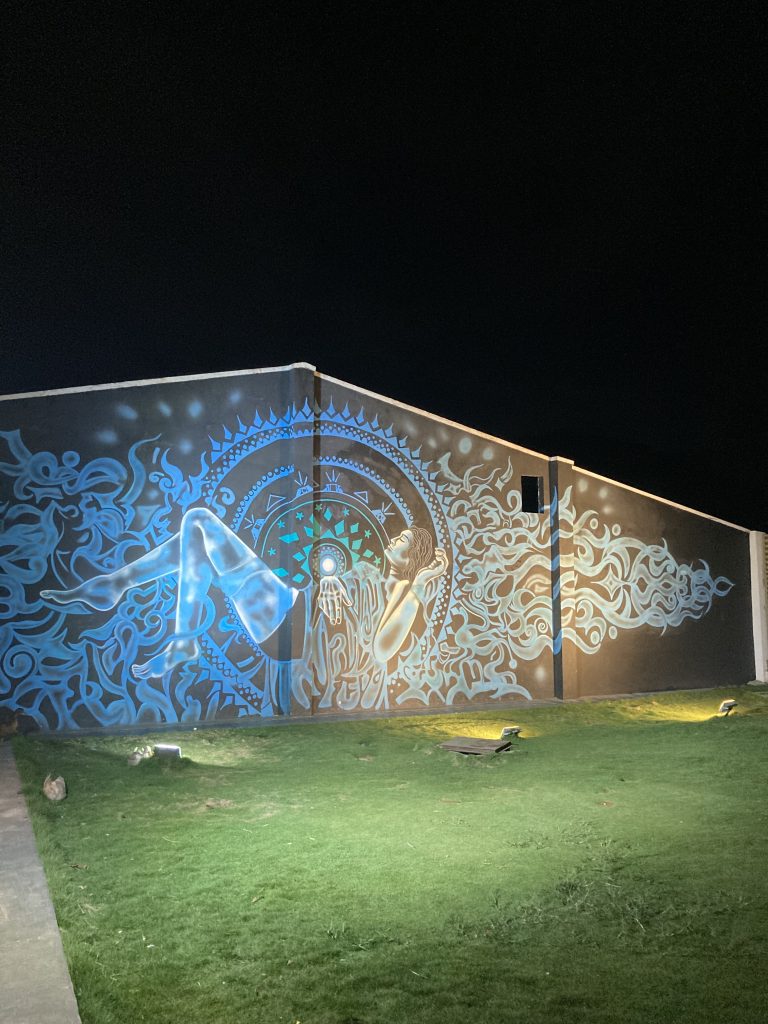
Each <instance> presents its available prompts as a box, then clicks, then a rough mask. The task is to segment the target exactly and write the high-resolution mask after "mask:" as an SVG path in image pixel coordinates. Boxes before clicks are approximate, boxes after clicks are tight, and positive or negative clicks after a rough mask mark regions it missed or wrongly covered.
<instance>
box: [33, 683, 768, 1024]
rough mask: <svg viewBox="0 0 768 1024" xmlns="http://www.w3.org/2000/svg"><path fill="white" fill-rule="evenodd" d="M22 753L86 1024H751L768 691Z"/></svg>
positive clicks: (767, 988) (761, 908)
mask: <svg viewBox="0 0 768 1024" xmlns="http://www.w3.org/2000/svg"><path fill="white" fill-rule="evenodd" d="M729 696H735V697H737V699H738V700H739V707H738V708H737V709H736V712H735V713H734V714H732V715H731V716H730V717H728V718H726V719H722V718H713V717H712V716H713V713H714V712H715V711H716V709H717V706H718V704H719V702H720V700H722V699H723V698H724V697H729ZM509 723H515V724H519V725H521V726H522V727H523V738H521V739H520V740H516V741H515V742H514V744H513V751H512V752H511V753H506V754H496V755H491V756H489V757H482V758H472V757H466V756H464V755H461V754H454V753H449V752H447V751H444V750H440V749H439V748H438V746H437V744H438V743H440V742H441V741H442V740H444V739H448V738H449V737H451V736H454V735H474V736H487V737H492V738H493V737H497V736H498V735H499V734H500V731H501V727H502V725H505V724H509ZM153 740H157V741H162V742H176V743H179V744H180V745H181V747H182V753H183V754H184V755H185V756H184V758H183V760H182V761H180V762H175V763H173V762H169V761H161V760H159V759H157V758H152V759H150V760H147V761H145V762H142V763H141V764H140V765H139V766H138V767H128V766H127V764H126V756H127V755H128V754H129V753H130V752H131V750H132V749H133V748H134V746H136V745H143V744H145V743H152V742H153ZM14 749H15V753H16V759H17V763H18V766H19V771H20V772H21V775H22V778H23V780H24V791H25V794H26V798H27V801H28V804H29V807H30V811H31V814H32V819H33V824H34V828H35V832H36V836H37V842H38V846H39V849H40V852H41V855H42V858H43V862H44V865H45V870H46V872H47V876H48V881H49V884H50V887H51V891H52V894H53V899H54V903H55V906H56V913H57V915H58V920H59V924H60V926H61V930H62V935H63V940H64V948H65V952H66V955H67V958H68V961H69V965H70V970H71V974H72V979H73V982H74V987H75V991H76V994H77V998H78V1001H79V1004H80V1012H81V1015H82V1019H83V1022H84V1024H113V1022H114V1024H117V1022H120V1024H128V1022H130V1024H137V1022H140V1021H151V1022H153V1024H171V1022H173V1024H179V1022H181V1024H219V1022H221V1024H261V1022H264V1024H280V1022H287V1024H296V1022H298V1021H300V1022H301V1024H433V1022H434V1024H438V1022H439V1024H459V1022H461V1024H476V1022H477V1024H491V1022H494V1021H504V1022H507V1021H521V1022H522V1021H525V1022H526V1024H538V1022H545V1021H546V1022H547V1024H552V1022H576V1021H579V1022H581V1021H584V1022H586V1021H589V1022H590V1024H595V1022H600V1021H606V1022H608V1021H611V1022H616V1021H621V1022H636V1024H652V1022H660V1024H661V1022H663V1024H678V1022H691V1024H694V1022H695V1024H701V1022H705V1021H717V1022H719V1024H731V1022H744V1024H747V1022H748V1024H755V1022H756V1021H758V1020H761V1019H764V1013H765V1007H766V1000H767V999H768V984H767V983H766V969H765V964H766V955H767V954H768V927H767V926H768V772H767V771H766V751H768V690H767V689H766V688H752V687H743V688H738V689H737V690H733V689H730V690H728V691H725V690H718V691H712V690H709V691H697V692H692V693H684V694H680V693H677V694H675V693H670V694H666V693H665V694H659V695H657V696H655V697H644V698H633V699H630V700H624V701H610V702H604V703H584V704H570V705H566V706H562V707H540V708H527V709H526V708H522V707H521V708H520V709H519V710H515V711H512V712H506V713H504V712H500V711H494V712H483V713H471V714H470V713H467V714H457V715H451V716H447V715H440V716H432V717H414V718H396V719H388V720H377V721H349V722H342V723H323V722H318V723H312V724H307V725H298V724H290V725H286V726H281V727H269V726H266V727H260V728H252V729H200V730H198V731H196V732H184V733H181V732H179V733H174V734H168V733H163V734H162V736H161V737H160V736H158V737H154V738H153V737H149V736H146V735H142V736H141V737H139V736H135V737H114V736H112V737H107V738H92V737H91V738H82V739H70V740H55V741H52V740H41V739H34V738H30V737H22V738H17V739H15V740H14ZM49 771H51V772H54V773H57V774H58V773H61V774H62V775H63V776H64V778H65V779H66V781H67V784H68V787H69V797H68V798H67V800H65V801H64V802H63V803H61V804H51V803H49V802H48V801H47V800H46V799H45V798H44V797H43V796H42V794H41V792H40V786H41V783H42V780H43V778H44V776H45V775H46V773H48V772H49ZM41 983H44V979H41Z"/></svg>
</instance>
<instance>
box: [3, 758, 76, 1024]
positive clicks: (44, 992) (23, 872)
mask: <svg viewBox="0 0 768 1024" xmlns="http://www.w3.org/2000/svg"><path fill="white" fill-rule="evenodd" d="M40 782H41V785H42V779H41V780H40ZM0 1024H80V1015H79V1013H78V1012H77V1003H76V1002H75V994H74V992H73V991H72V982H71V981H70V979H69V972H68V971H67V964H66V961H65V959H64V950H63V949H62V947H61V936H60V935H59V929H58V926H57V924H56V915H55V913H54V910H53V904H52V903H51V897H50V896H49V894H48V886H47V884H46V881H45V874H44V873H43V866H42V864H41V863H40V858H39V857H38V855H37V847H36V846H35V838H34V835H33V833H32V825H31V824H30V821H29V817H28V815H27V805H26V803H25V802H24V797H23V796H22V795H21V782H20V780H19V776H18V773H17V771H16V763H15V762H14V760H13V752H12V750H11V744H10V743H9V742H7V741H6V742H3V743H0Z"/></svg>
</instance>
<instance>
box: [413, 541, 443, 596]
mask: <svg viewBox="0 0 768 1024" xmlns="http://www.w3.org/2000/svg"><path fill="white" fill-rule="evenodd" d="M447 568H448V556H447V555H446V553H445V552H444V551H443V549H442V548H435V557H434V558H433V559H432V561H431V562H430V563H429V565H425V566H424V568H423V569H419V571H418V572H417V573H416V576H415V577H414V580H413V585H414V587H416V586H418V587H420V588H423V587H426V586H427V585H428V584H429V583H434V581H435V580H437V579H439V578H440V577H441V576H442V575H443V574H444V573H445V571H446V569H447Z"/></svg>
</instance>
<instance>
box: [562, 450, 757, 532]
mask: <svg viewBox="0 0 768 1024" xmlns="http://www.w3.org/2000/svg"><path fill="white" fill-rule="evenodd" d="M573 468H574V469H575V470H577V471H578V472H579V473H584V474H585V475H586V476H591V477H594V479H595V480H602V481H604V482H605V483H607V484H613V485H614V487H623V488H624V490H625V491H632V493H633V494H639V495H641V497H643V498H652V499H653V500H654V501H660V502H662V503H663V504H664V505H670V506H671V507H672V508H678V509H680V511H681V512H690V513H691V514H692V515H694V516H701V518H702V519H709V520H710V521H711V522H713V523H719V524H720V525H721V526H730V528H731V529H732V530H741V531H742V532H743V533H750V532H752V531H750V529H749V527H747V526H739V524H738V523H729V522H728V520H727V519H718V518H717V516H711V515H710V514H709V513H708V512H700V511H699V509H697V508H689V507H688V506H687V505H681V504H679V502H677V501H672V500H671V499H670V498H662V497H660V495H658V494H651V492H650V491H641V490H640V488H639V487H632V485H631V484H623V483H622V482H621V481H620V480H613V479H611V477H609V476H601V475H600V473H593V472H592V470H591V469H583V468H582V467H581V466H574V467H573Z"/></svg>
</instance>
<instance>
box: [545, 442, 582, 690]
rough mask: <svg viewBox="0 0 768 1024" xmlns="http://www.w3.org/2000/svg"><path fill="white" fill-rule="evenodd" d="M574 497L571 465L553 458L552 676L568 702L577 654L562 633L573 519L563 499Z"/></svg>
mask: <svg viewBox="0 0 768 1024" xmlns="http://www.w3.org/2000/svg"><path fill="white" fill-rule="evenodd" d="M569 487H570V488H571V494H573V461H572V460H571V459H564V458H562V456H560V455H556V456H554V457H553V458H551V459H550V460H549V493H550V505H549V524H550V557H551V573H550V575H551V580H552V663H553V664H552V674H553V679H554V696H555V698H556V699H557V700H569V699H572V698H574V697H578V696H579V672H578V669H579V666H578V660H577V659H578V652H577V650H576V648H575V647H574V645H573V644H572V643H570V641H567V640H565V633H566V631H567V630H568V628H569V627H570V626H571V618H572V616H573V613H574V606H573V587H574V573H573V528H572V525H569V522H568V521H569V520H571V519H572V515H569V512H570V511H571V510H570V509H569V508H568V507H567V506H565V505H563V495H564V494H565V492H566V491H567V490H568V488H569Z"/></svg>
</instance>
